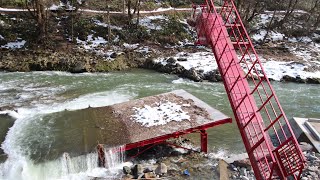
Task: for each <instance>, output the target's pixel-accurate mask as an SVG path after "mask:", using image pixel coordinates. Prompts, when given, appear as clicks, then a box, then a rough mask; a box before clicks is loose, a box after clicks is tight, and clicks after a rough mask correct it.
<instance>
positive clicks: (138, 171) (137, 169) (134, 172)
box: [132, 164, 143, 177]
mask: <svg viewBox="0 0 320 180" xmlns="http://www.w3.org/2000/svg"><path fill="white" fill-rule="evenodd" d="M141 174H143V167H142V165H141V164H136V165H135V166H134V167H133V169H132V175H133V176H134V177H138V176H139V175H141Z"/></svg>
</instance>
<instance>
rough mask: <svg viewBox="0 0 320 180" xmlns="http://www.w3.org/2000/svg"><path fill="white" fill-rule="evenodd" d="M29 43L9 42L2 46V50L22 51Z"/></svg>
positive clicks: (22, 41) (23, 41)
mask: <svg viewBox="0 0 320 180" xmlns="http://www.w3.org/2000/svg"><path fill="white" fill-rule="evenodd" d="M26 42H27V41H25V40H21V41H15V42H8V43H7V44H5V45H2V46H1V48H6V49H20V48H22V47H23V46H24V45H25V44H26Z"/></svg>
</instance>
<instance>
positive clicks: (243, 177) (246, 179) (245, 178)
mask: <svg viewBox="0 0 320 180" xmlns="http://www.w3.org/2000/svg"><path fill="white" fill-rule="evenodd" d="M241 179H242V180H249V178H248V177H247V176H242V178H241Z"/></svg>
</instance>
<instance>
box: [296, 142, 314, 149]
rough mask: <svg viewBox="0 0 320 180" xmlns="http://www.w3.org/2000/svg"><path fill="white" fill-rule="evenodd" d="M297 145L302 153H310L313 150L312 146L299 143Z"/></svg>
mask: <svg viewBox="0 0 320 180" xmlns="http://www.w3.org/2000/svg"><path fill="white" fill-rule="evenodd" d="M299 145H300V148H301V150H302V151H311V150H312V149H313V146H312V145H311V144H309V143H306V142H300V143H299Z"/></svg>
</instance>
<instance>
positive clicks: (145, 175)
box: [122, 143, 320, 180]
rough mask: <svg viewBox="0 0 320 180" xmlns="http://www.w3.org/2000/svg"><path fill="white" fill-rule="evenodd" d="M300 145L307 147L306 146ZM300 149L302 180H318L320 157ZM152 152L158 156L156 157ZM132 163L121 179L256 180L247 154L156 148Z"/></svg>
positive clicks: (312, 152)
mask: <svg viewBox="0 0 320 180" xmlns="http://www.w3.org/2000/svg"><path fill="white" fill-rule="evenodd" d="M302 144H303V146H304V147H306V143H302ZM310 146H311V145H309V147H310ZM311 147H312V146H311ZM302 149H303V151H304V152H303V153H304V155H305V157H306V160H307V162H306V167H305V169H304V170H303V172H302V176H301V179H303V180H307V179H319V178H320V168H319V167H320V154H319V153H315V152H314V151H312V148H302ZM153 151H157V152H161V153H157V154H158V157H155V156H154V154H156V153H152V152H153ZM159 154H161V155H162V157H159ZM132 163H133V165H132V166H131V167H129V166H124V167H123V173H122V179H126V180H128V179H175V180H179V179H181V180H182V179H219V178H220V179H221V178H222V179H232V180H254V179H256V178H255V175H254V172H253V169H252V166H251V163H250V161H249V159H248V156H247V154H246V153H244V154H239V155H227V156H219V155H218V154H214V153H209V154H203V153H198V152H194V151H181V150H177V149H174V148H171V147H168V146H164V145H158V146H155V147H154V148H152V149H151V150H150V152H149V153H148V152H147V153H144V154H142V155H141V157H138V158H137V159H135V160H134V161H132Z"/></svg>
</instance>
